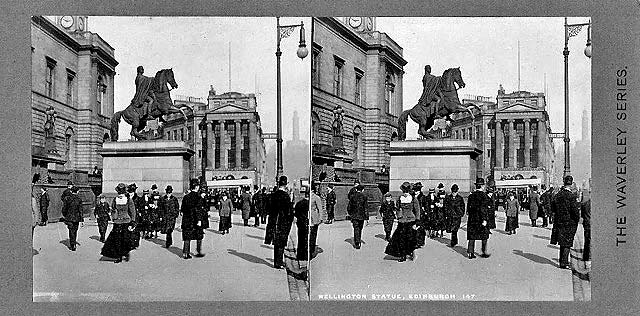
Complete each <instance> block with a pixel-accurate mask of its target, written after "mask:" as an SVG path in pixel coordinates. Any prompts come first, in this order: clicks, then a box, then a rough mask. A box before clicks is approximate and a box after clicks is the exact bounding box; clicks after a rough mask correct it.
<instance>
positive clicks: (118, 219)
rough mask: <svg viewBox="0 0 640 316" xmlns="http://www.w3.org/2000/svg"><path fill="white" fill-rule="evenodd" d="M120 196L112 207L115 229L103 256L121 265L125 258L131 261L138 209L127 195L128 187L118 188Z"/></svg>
mask: <svg viewBox="0 0 640 316" xmlns="http://www.w3.org/2000/svg"><path fill="white" fill-rule="evenodd" d="M116 193H117V194H118V196H116V197H115V198H113V203H112V207H111V220H112V221H113V228H112V229H111V232H110V233H109V237H107V240H106V241H105V243H104V246H103V247H102V251H101V254H102V255H103V256H105V257H110V258H115V259H116V260H115V263H119V262H121V261H122V259H123V258H124V260H125V261H129V251H131V250H132V249H133V245H132V238H131V233H132V231H133V230H134V228H133V226H132V224H135V222H133V221H132V219H133V218H135V217H136V208H135V205H134V203H133V199H132V198H131V197H129V196H128V195H127V187H126V185H125V184H124V183H120V184H118V186H117V187H116Z"/></svg>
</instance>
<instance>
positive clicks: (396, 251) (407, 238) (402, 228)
mask: <svg viewBox="0 0 640 316" xmlns="http://www.w3.org/2000/svg"><path fill="white" fill-rule="evenodd" d="M400 190H402V195H401V196H400V197H399V198H398V208H397V210H398V211H397V212H398V213H397V215H396V217H397V218H398V227H397V228H396V230H395V231H394V232H393V236H392V237H391V241H390V242H389V243H388V244H387V248H386V249H385V251H384V252H385V253H386V254H388V255H390V256H394V257H398V258H399V259H398V262H403V261H405V260H407V259H409V260H414V259H415V253H414V251H415V249H416V236H417V233H416V230H417V229H418V227H417V226H416V225H415V224H416V221H417V220H420V204H419V202H418V200H417V199H416V198H415V196H414V195H413V194H411V184H409V182H405V183H403V184H402V185H401V186H400Z"/></svg>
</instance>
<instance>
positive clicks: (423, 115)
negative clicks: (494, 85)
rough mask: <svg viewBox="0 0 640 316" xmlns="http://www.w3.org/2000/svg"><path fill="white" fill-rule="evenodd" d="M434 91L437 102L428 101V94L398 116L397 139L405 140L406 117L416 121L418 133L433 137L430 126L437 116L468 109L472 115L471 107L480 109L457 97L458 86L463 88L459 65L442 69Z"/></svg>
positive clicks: (448, 116) (429, 98) (431, 97)
mask: <svg viewBox="0 0 640 316" xmlns="http://www.w3.org/2000/svg"><path fill="white" fill-rule="evenodd" d="M436 80H437V82H436V86H435V91H434V92H433V93H432V94H435V95H437V97H436V98H435V99H439V101H437V102H435V101H434V102H429V100H432V99H434V96H433V95H431V96H428V97H426V98H424V99H425V100H423V99H422V98H421V100H420V102H419V103H418V104H416V105H415V106H414V107H413V108H411V109H410V110H406V111H403V112H402V113H401V114H400V117H398V140H405V139H406V137H407V121H408V118H409V117H411V119H412V120H413V121H414V122H416V123H418V125H419V129H418V134H419V135H421V136H423V137H424V138H433V137H434V136H433V131H432V127H433V126H434V122H435V121H436V119H439V118H444V117H446V118H448V119H449V120H450V115H451V114H453V113H460V112H466V111H468V112H469V114H471V117H474V115H473V112H472V111H471V109H472V108H474V107H475V108H477V109H478V110H480V111H482V109H480V107H478V106H477V105H475V104H473V103H466V104H461V103H460V99H459V98H458V91H457V90H458V88H456V85H455V84H457V85H458V86H459V87H460V88H464V86H465V83H464V80H462V74H461V73H460V67H458V68H449V69H447V70H445V71H444V73H443V74H442V76H441V77H436Z"/></svg>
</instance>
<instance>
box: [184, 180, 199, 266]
mask: <svg viewBox="0 0 640 316" xmlns="http://www.w3.org/2000/svg"><path fill="white" fill-rule="evenodd" d="M189 190H190V191H189V193H187V195H185V196H184V198H182V207H181V209H180V212H181V213H182V224H181V226H180V228H181V229H182V240H183V241H184V245H183V247H182V258H184V259H191V258H192V257H191V241H192V240H196V251H197V254H196V255H195V256H196V257H204V254H203V253H202V239H203V238H204V231H203V229H202V223H201V221H202V218H200V217H199V216H198V213H199V208H201V207H202V201H201V200H202V197H201V196H200V193H199V192H198V191H200V181H199V180H198V179H191V180H190V181H189Z"/></svg>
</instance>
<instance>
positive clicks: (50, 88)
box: [45, 57, 56, 98]
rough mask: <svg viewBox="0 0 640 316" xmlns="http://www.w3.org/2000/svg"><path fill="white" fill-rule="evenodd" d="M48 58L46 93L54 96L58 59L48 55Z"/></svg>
mask: <svg viewBox="0 0 640 316" xmlns="http://www.w3.org/2000/svg"><path fill="white" fill-rule="evenodd" d="M46 59H47V73H46V75H45V93H46V94H47V96H48V97H50V98H53V97H54V83H55V71H56V61H55V60H53V59H51V58H49V57H46Z"/></svg>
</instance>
